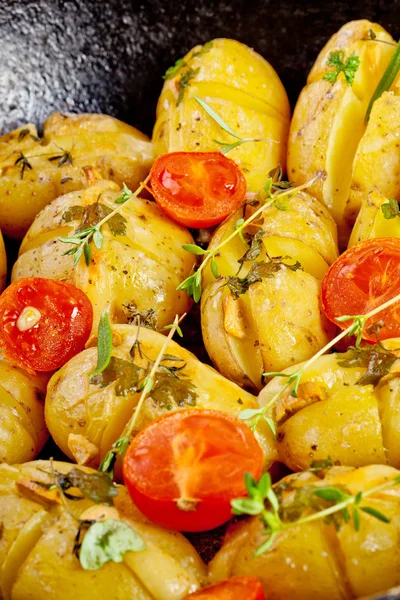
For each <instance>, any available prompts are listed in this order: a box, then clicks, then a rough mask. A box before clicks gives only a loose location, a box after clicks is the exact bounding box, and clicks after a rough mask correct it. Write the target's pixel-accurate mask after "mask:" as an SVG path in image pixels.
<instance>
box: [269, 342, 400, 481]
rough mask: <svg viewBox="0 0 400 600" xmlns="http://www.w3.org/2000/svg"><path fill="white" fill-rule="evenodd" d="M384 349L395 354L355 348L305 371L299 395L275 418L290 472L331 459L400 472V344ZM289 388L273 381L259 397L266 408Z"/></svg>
mask: <svg viewBox="0 0 400 600" xmlns="http://www.w3.org/2000/svg"><path fill="white" fill-rule="evenodd" d="M383 346H384V347H385V348H386V349H387V350H388V351H389V353H386V354H385V353H384V352H381V351H380V348H379V347H377V348H375V349H374V348H373V347H372V350H371V346H366V347H365V348H364V350H363V351H361V352H359V353H355V352H354V351H353V350H351V349H350V350H349V351H348V353H343V354H342V353H337V354H329V355H326V356H321V357H320V358H318V359H317V360H316V361H315V362H314V363H313V364H312V365H311V366H310V367H309V368H307V369H306V371H305V372H304V374H303V376H302V379H301V383H300V386H299V390H298V397H297V398H292V397H291V396H290V395H289V393H286V394H284V395H283V397H281V398H280V400H279V401H278V402H277V404H276V405H275V408H274V410H273V416H274V418H275V420H276V422H277V445H278V452H279V458H280V460H281V461H282V462H284V463H285V464H286V465H287V466H288V467H289V468H291V469H293V470H295V471H301V470H303V469H308V468H310V466H311V465H312V463H313V461H316V460H317V461H318V460H325V459H326V458H327V457H328V456H329V457H331V459H332V460H333V461H334V462H338V463H339V464H342V465H348V466H352V467H361V466H364V465H370V464H388V465H391V466H393V467H396V468H400V451H399V446H398V442H397V440H398V439H399V435H400V409H399V407H398V398H399V393H400V358H396V357H400V353H399V350H398V349H399V347H400V340H399V339H391V340H385V341H384V342H383ZM371 351H372V352H373V354H370V353H369V352H371ZM297 368H298V367H292V368H291V369H288V370H287V371H286V372H291V371H293V370H295V369H297ZM283 385H284V381H283V380H282V379H281V378H275V379H273V380H272V381H270V382H269V383H268V384H267V385H266V387H265V388H264V389H263V390H262V392H261V393H260V395H259V403H260V405H261V406H265V405H266V404H268V402H269V401H270V400H271V399H272V398H273V397H274V395H275V394H277V393H278V392H279V391H280V390H281V389H282V387H283Z"/></svg>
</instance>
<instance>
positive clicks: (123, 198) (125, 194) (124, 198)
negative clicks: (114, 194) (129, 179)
mask: <svg viewBox="0 0 400 600" xmlns="http://www.w3.org/2000/svg"><path fill="white" fill-rule="evenodd" d="M132 196H133V192H131V190H130V189H129V188H128V186H127V185H126V183H123V184H122V193H121V195H120V196H119V197H118V198H117V199H116V200H115V201H114V204H125V202H128V200H130V199H131V198H132Z"/></svg>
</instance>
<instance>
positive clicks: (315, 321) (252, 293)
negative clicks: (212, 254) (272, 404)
mask: <svg viewBox="0 0 400 600" xmlns="http://www.w3.org/2000/svg"><path fill="white" fill-rule="evenodd" d="M283 202H284V200H283V199H282V203H283ZM285 204H286V207H285V208H286V210H279V209H278V208H276V207H273V206H271V207H270V208H267V209H266V210H265V211H264V213H263V219H262V222H261V223H260V224H257V227H258V229H259V228H260V227H261V228H262V229H263V230H264V231H265V236H264V237H263V238H262V252H261V254H260V255H259V256H258V257H257V258H256V261H260V260H263V259H264V260H265V259H266V257H267V254H266V253H267V252H268V254H269V256H270V257H277V256H284V257H290V258H289V259H287V262H288V264H293V263H294V262H295V261H299V262H300V263H301V265H302V267H303V269H304V270H297V271H291V270H290V269H288V268H285V267H282V268H281V270H280V271H279V272H278V273H276V274H275V275H274V276H273V277H271V278H264V279H263V280H262V282H260V283H254V284H252V285H251V286H250V287H249V289H248V291H247V292H246V293H245V294H242V295H240V296H239V298H238V299H234V297H233V296H232V295H231V294H230V292H229V289H228V287H227V286H226V285H224V283H226V277H229V276H235V275H236V274H237V272H238V270H239V267H240V264H239V262H238V260H239V259H240V258H241V257H242V256H243V254H244V252H245V249H244V247H243V243H242V241H241V240H240V239H239V237H238V236H237V237H235V238H233V239H232V240H231V241H230V242H229V243H227V244H226V245H225V246H224V247H223V248H222V249H221V252H220V253H219V255H217V257H216V262H217V264H218V271H219V274H220V276H221V279H219V280H215V278H214V276H213V274H212V272H211V269H210V268H209V267H208V266H207V267H206V268H205V271H204V282H203V286H204V288H205V289H204V292H203V296H202V302H201V312H202V332H203V340H204V344H205V347H206V349H207V352H208V354H209V355H210V357H211V359H212V361H213V362H214V364H215V365H216V367H217V368H218V370H219V371H220V372H221V373H222V374H223V375H225V376H226V377H228V378H230V379H232V380H233V381H236V382H237V383H238V384H239V385H242V386H244V387H250V388H256V389H260V388H261V387H262V373H263V372H266V371H280V370H281V369H284V368H286V367H288V366H289V365H291V364H295V363H296V362H298V360H299V359H300V357H302V358H301V359H300V360H305V359H306V358H310V357H311V356H312V355H314V354H315V352H317V351H318V350H319V349H320V348H322V346H324V345H325V344H326V343H327V341H328V340H329V337H330V336H331V335H332V333H333V331H334V328H333V327H332V326H331V325H330V324H329V323H328V321H327V320H326V318H325V317H324V315H323V314H322V311H321V307H320V300H319V292H320V280H321V279H322V277H323V275H324V273H325V272H326V271H327V269H328V266H329V265H330V264H331V263H332V262H333V261H334V260H335V259H336V257H337V242H336V226H335V223H334V221H333V219H332V217H331V216H330V215H329V213H328V211H327V210H326V208H325V207H324V206H322V205H321V203H320V202H318V201H317V200H316V199H315V198H313V197H312V196H310V195H309V194H306V193H304V192H299V193H297V194H295V195H294V196H293V197H292V198H290V200H286V199H285ZM250 210H251V209H250V208H249V207H247V208H243V207H241V208H239V209H238V210H237V211H236V212H235V213H234V214H233V215H232V216H231V217H229V218H228V219H227V220H226V221H225V222H224V223H223V224H222V225H221V226H220V227H219V228H218V229H217V231H216V232H215V234H214V236H213V238H212V240H211V243H210V246H209V248H210V249H213V248H215V247H216V246H218V245H219V244H220V243H221V242H222V241H223V240H224V239H226V238H227V237H228V236H229V235H230V234H231V233H232V232H233V231H234V227H235V224H236V222H237V221H238V219H240V218H243V217H245V218H247V217H248V216H250V212H249V211H250ZM256 231H257V229H256V228H252V226H250V227H249V232H252V233H255V232H256ZM256 261H246V263H245V264H244V267H243V268H242V269H241V271H240V277H242V278H243V277H245V276H246V275H247V273H248V271H249V269H250V267H251V264H252V262H256Z"/></svg>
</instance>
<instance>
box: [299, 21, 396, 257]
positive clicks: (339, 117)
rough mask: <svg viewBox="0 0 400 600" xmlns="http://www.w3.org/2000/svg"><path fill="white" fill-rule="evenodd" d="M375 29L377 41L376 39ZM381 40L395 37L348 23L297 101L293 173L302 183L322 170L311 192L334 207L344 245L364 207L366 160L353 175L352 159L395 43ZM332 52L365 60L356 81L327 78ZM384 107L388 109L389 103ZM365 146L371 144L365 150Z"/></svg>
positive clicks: (332, 41) (319, 61)
mask: <svg viewBox="0 0 400 600" xmlns="http://www.w3.org/2000/svg"><path fill="white" fill-rule="evenodd" d="M371 32H373V34H372V37H373V36H376V40H377V41H375V40H373V39H371ZM379 41H384V42H391V43H393V39H392V37H391V36H390V35H389V34H388V33H387V32H386V31H385V30H384V29H383V28H382V27H380V25H377V24H376V23H370V22H369V21H366V20H363V21H352V22H350V23H347V24H346V25H344V26H343V27H342V28H341V29H340V30H339V31H338V33H337V34H335V35H334V36H333V37H332V38H331V39H330V40H329V42H328V43H327V44H326V46H325V47H324V48H323V50H322V51H321V53H320V54H319V56H318V58H317V60H316V63H315V64H314V66H313V68H312V70H311V72H310V74H309V76H308V79H307V85H306V87H305V88H304V89H303V91H302V92H301V94H300V97H299V99H298V101H297V104H296V108H295V111H294V115H293V120H292V123H291V128H290V134H289V143H288V158H287V164H288V175H289V178H290V179H291V180H292V181H294V182H295V183H296V184H297V185H299V184H302V183H304V182H306V181H308V180H311V179H312V178H313V177H315V176H316V175H320V179H319V180H318V181H317V182H316V183H315V184H314V185H313V186H312V187H311V188H310V189H309V192H310V194H312V195H314V196H315V197H316V198H318V200H320V201H322V202H324V204H325V205H326V206H327V207H328V208H329V210H330V212H331V214H332V215H333V217H334V219H335V221H336V223H337V225H338V230H339V243H340V245H341V246H342V247H343V246H345V245H346V244H347V241H348V239H349V236H350V231H351V227H352V225H353V224H354V221H355V219H356V217H357V213H358V211H359V209H360V203H361V198H360V194H359V193H358V189H357V185H358V183H357V181H358V179H359V177H360V173H361V172H362V170H363V169H364V170H365V169H366V166H365V165H364V166H363V165H362V164H361V161H360V160H359V159H357V160H356V163H355V168H356V173H355V179H354V180H353V163H354V159H355V156H356V153H357V148H358V146H359V142H360V140H361V138H362V136H363V134H364V132H365V128H366V124H365V116H366V111H367V107H368V104H369V102H370V100H371V97H372V94H373V92H374V90H375V88H376V86H377V84H378V82H379V80H380V79H381V77H382V75H383V73H384V71H385V69H386V67H387V65H388V63H389V60H390V58H391V56H392V54H393V49H394V48H393V46H391V45H390V44H387V43H379ZM332 52H341V53H342V59H343V60H342V62H343V63H345V62H346V61H347V60H348V59H349V58H350V57H351V56H352V55H355V57H357V58H358V60H359V61H360V62H359V66H358V68H357V69H356V70H355V73H354V74H355V77H354V81H353V83H352V84H351V82H350V83H348V82H347V80H346V77H345V75H344V74H343V73H339V75H338V77H337V79H336V81H335V82H333V83H332V82H330V81H327V80H326V79H325V77H326V75H327V74H328V73H329V72H333V71H334V67H333V66H330V64H329V59H330V57H331V56H332ZM339 56H340V55H339ZM382 102H385V100H383V101H382ZM385 110H387V113H388V114H389V109H388V107H386V109H385ZM365 151H366V146H365V147H364V149H362V150H361V154H363V153H364V152H365ZM379 152H381V150H380V149H379V147H378V145H376V146H375V147H374V148H373V153H372V154H371V155H369V157H368V159H367V162H370V164H371V165H372V164H376V163H374V161H375V158H374V156H375V154H377V153H379ZM381 160H383V161H385V158H383V159H381ZM389 160H390V159H389V158H388V159H387V161H388V162H389ZM377 170H378V171H379V165H378V167H377ZM384 173H385V171H384V170H383V171H382V172H381V175H378V177H379V179H380V180H381V179H382V178H384V177H385V175H384ZM374 177H375V173H374ZM363 178H365V181H368V182H369V183H374V180H371V175H370V173H368V172H364V175H362V176H361V179H363ZM392 179H394V176H393V177H392ZM368 191H369V190H368Z"/></svg>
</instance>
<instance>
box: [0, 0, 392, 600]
mask: <svg viewBox="0 0 400 600" xmlns="http://www.w3.org/2000/svg"><path fill="white" fill-rule="evenodd" d="M359 18H366V19H370V20H372V21H378V22H379V23H380V24H381V25H383V26H384V27H385V28H387V29H388V31H389V32H390V33H391V34H392V35H393V37H394V38H395V39H398V38H399V37H400V0H392V1H384V0H380V1H379V0H378V1H377V0H364V1H360V0H353V1H345V0H336V1H327V0H319V1H316V0H314V1H308V2H304V1H301V0H277V1H275V2H273V1H272V0H221V1H219V2H218V1H216V0H214V1H213V0H187V1H186V2H185V1H184V0H180V1H176V0H148V1H144V2H137V1H135V0H132V1H130V2H129V1H128V0H67V1H63V0H39V1H37V2H33V1H29V0H0V133H1V132H3V131H7V130H9V129H12V128H14V127H15V126H18V125H21V124H22V123H24V122H26V121H33V122H34V123H36V124H37V125H40V124H41V123H42V122H43V120H44V119H45V118H46V116H47V115H49V114H50V113H51V112H53V111H55V110H60V111H66V112H68V111H71V112H82V111H87V112H104V113H108V114H111V115H113V116H116V117H119V118H121V119H123V120H125V121H127V122H128V123H131V124H133V125H136V126H138V127H139V128H140V129H142V130H144V131H145V132H146V133H148V134H150V133H151V129H152V126H153V121H154V113H155V106H156V102H157V98H158V95H159V92H160V90H161V85H162V79H161V75H162V74H163V73H164V72H165V70H166V68H167V67H168V66H170V65H171V64H172V63H174V62H175V60H176V59H177V58H179V57H180V56H182V55H183V54H185V53H186V52H187V51H188V50H189V49H190V48H191V47H192V46H194V45H195V44H198V43H204V42H206V41H207V40H209V39H212V38H214V37H233V38H236V39H238V40H240V41H242V42H245V43H246V44H248V45H250V46H252V47H254V48H255V49H256V50H257V51H258V52H260V54H262V55H263V56H264V57H265V58H266V59H267V60H269V61H270V62H271V64H272V65H273V66H274V67H275V69H276V70H277V71H278V73H279V75H280V77H281V79H282V81H283V83H284V85H285V87H286V90H287V91H288V94H289V97H290V100H291V103H292V105H293V104H294V102H295V101H296V98H297V95H298V93H299V91H300V90H301V88H302V86H303V85H304V83H305V79H306V76H307V73H308V71H309V69H310V67H311V65H312V64H313V62H314V60H315V58H316V56H317V54H318V52H319V50H320V49H321V47H322V46H323V44H324V43H325V42H326V41H327V40H328V38H329V37H330V36H331V35H332V34H333V33H334V32H335V31H337V30H338V29H339V27H340V26H341V25H343V24H344V23H346V22H347V21H349V20H351V19H359ZM8 250H9V255H10V257H12V256H13V254H14V253H13V249H12V248H11V246H10V245H9V246H8ZM14 250H15V248H14ZM185 327H186V328H187V330H188V331H187V332H186V333H187V334H188V335H187V336H185V337H186V338H187V339H189V340H192V341H193V343H194V344H196V343H197V342H196V336H195V332H193V331H191V329H190V328H191V327H192V323H191V322H188V323H186V324H185ZM197 330H198V327H197ZM191 349H193V348H192V347H191ZM201 358H203V359H205V357H203V356H202V357H201ZM49 454H52V455H54V456H56V457H57V456H58V454H57V450H56V448H54V446H53V445H51V444H50V445H48V446H47V448H46V449H45V450H44V453H43V456H44V457H47V456H49ZM60 458H61V457H60ZM221 533H222V530H221V529H220V530H219V532H218V533H217V532H215V534H213V536H211V537H210V535H209V534H198V535H195V536H192V540H193V542H194V543H195V545H196V547H197V548H198V550H199V551H200V552H201V553H202V554H203V556H204V558H210V556H211V555H212V554H213V553H214V551H215V550H216V549H217V547H218V545H219V543H220V539H221ZM384 599H385V600H389V599H390V600H394V599H397V600H399V599H400V593H399V592H397V593H396V591H393V593H392V594H388V595H387V596H379V600H384Z"/></svg>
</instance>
